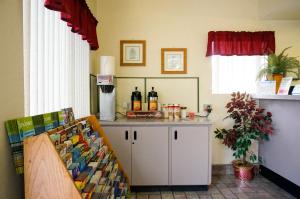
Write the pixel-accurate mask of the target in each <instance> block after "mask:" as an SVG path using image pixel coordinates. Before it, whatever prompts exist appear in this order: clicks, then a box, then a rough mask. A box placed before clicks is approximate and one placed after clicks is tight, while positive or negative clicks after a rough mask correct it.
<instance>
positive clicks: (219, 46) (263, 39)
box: [206, 31, 275, 56]
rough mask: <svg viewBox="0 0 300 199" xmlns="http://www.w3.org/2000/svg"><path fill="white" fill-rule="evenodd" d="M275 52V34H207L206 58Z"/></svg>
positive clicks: (272, 32) (214, 32)
mask: <svg viewBox="0 0 300 199" xmlns="http://www.w3.org/2000/svg"><path fill="white" fill-rule="evenodd" d="M271 52H275V32H274V31H260V32H245V31H242V32H233V31H210V32H208V41H207V51H206V56H212V55H223V56H231V55H239V56H242V55H268V54H270V53H271Z"/></svg>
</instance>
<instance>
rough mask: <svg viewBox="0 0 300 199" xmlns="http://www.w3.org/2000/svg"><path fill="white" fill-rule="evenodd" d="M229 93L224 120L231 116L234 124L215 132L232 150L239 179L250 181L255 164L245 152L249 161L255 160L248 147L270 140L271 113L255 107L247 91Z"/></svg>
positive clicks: (271, 130) (271, 129) (235, 171)
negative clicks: (229, 98) (226, 114)
mask: <svg viewBox="0 0 300 199" xmlns="http://www.w3.org/2000/svg"><path fill="white" fill-rule="evenodd" d="M231 96H232V98H231V100H230V102H228V103H227V105H226V108H227V113H228V116H226V117H225V118H224V119H233V122H234V124H233V126H232V128H230V129H224V128H222V129H216V130H215V131H214V133H215V134H216V136H215V137H216V138H218V139H220V140H222V143H223V144H225V145H226V146H227V147H228V148H230V149H232V150H233V156H234V157H235V159H236V160H235V161H233V168H234V173H235V175H236V176H237V177H239V178H240V179H242V180H251V179H252V178H253V168H254V165H253V164H252V163H250V162H249V161H247V159H246V157H247V155H248V157H249V159H250V161H251V162H256V161H257V160H258V158H257V156H256V155H255V154H254V153H253V152H252V151H249V148H250V146H251V144H252V142H253V141H259V140H269V135H271V134H272V133H273V127H272V114H271V113H270V112H265V110H264V109H261V108H258V107H257V106H256V101H255V100H254V99H253V98H252V97H251V96H250V95H249V94H246V93H243V94H240V93H239V92H237V93H233V94H232V95H231Z"/></svg>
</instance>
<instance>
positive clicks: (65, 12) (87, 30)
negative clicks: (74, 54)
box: [44, 0, 99, 50]
mask: <svg viewBox="0 0 300 199" xmlns="http://www.w3.org/2000/svg"><path fill="white" fill-rule="evenodd" d="M44 5H45V7H46V8H48V9H50V10H55V11H59V12H61V19H62V20H64V21H66V22H67V24H68V26H70V27H71V28H72V29H71V30H72V32H76V33H78V34H80V35H82V39H83V40H87V42H88V43H89V44H90V47H91V50H97V49H98V48H99V44H98V39H97V31H96V28H97V24H98V21H97V20H96V18H95V17H94V16H93V14H92V13H91V11H90V9H89V7H88V6H87V4H86V2H85V0H45V4H44Z"/></svg>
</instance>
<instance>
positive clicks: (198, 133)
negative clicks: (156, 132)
mask: <svg viewBox="0 0 300 199" xmlns="http://www.w3.org/2000/svg"><path fill="white" fill-rule="evenodd" d="M209 139H210V137H209V129H208V127H207V126H195V127H172V128H171V140H172V141H171V148H172V151H171V157H172V158H171V162H172V163H171V184H172V185H207V184H208V182H209V179H210V176H209V175H210V164H209V161H208V160H209V142H210V141H209Z"/></svg>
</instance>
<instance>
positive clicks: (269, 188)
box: [131, 175, 295, 199]
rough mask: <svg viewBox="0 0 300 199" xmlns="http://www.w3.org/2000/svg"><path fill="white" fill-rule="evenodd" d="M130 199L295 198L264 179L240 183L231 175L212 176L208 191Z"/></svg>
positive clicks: (134, 195) (140, 194)
mask: <svg viewBox="0 0 300 199" xmlns="http://www.w3.org/2000/svg"><path fill="white" fill-rule="evenodd" d="M131 198H132V199H223V198H232V199H234V198H235V199H246V198H250V199H271V198H276V199H277V198H278V199H284V198H295V197H293V196H292V195H290V194H289V193H287V192H286V191H284V190H282V189H281V188H279V187H278V186H277V185H275V184H273V183H272V182H270V181H269V180H267V179H266V178H264V177H262V176H260V175H258V176H256V177H255V178H254V180H252V181H250V182H242V181H240V180H237V179H235V177H234V176H233V175H222V176H213V177H212V184H211V185H210V186H209V189H208V191H198V192H136V193H135V192H134V193H131Z"/></svg>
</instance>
